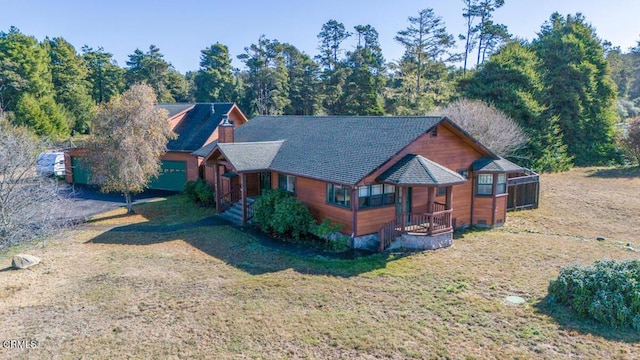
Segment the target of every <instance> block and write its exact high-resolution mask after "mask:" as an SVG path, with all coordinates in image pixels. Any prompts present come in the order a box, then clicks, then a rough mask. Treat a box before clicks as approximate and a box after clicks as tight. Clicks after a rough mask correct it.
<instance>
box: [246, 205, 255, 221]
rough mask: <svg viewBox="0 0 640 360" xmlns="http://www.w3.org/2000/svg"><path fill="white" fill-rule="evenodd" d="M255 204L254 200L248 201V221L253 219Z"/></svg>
mask: <svg viewBox="0 0 640 360" xmlns="http://www.w3.org/2000/svg"><path fill="white" fill-rule="evenodd" d="M253 204H254V202H253V201H251V202H249V201H247V221H249V220H251V219H253Z"/></svg>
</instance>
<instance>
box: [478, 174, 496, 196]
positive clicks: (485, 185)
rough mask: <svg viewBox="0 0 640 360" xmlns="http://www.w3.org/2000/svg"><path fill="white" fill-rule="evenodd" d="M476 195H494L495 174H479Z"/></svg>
mask: <svg viewBox="0 0 640 360" xmlns="http://www.w3.org/2000/svg"><path fill="white" fill-rule="evenodd" d="M476 195H493V174H478V180H477V187H476Z"/></svg>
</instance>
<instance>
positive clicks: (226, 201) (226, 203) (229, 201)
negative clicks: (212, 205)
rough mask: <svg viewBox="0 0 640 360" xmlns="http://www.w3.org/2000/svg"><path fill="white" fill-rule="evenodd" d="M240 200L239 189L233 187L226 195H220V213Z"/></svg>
mask: <svg viewBox="0 0 640 360" xmlns="http://www.w3.org/2000/svg"><path fill="white" fill-rule="evenodd" d="M239 200H240V187H239V186H238V187H234V188H233V189H231V190H230V191H229V192H228V193H226V194H224V195H222V197H221V198H220V210H219V211H220V212H223V211H225V210H227V209H228V208H230V207H232V206H233V204H235V203H237V202H238V201H239Z"/></svg>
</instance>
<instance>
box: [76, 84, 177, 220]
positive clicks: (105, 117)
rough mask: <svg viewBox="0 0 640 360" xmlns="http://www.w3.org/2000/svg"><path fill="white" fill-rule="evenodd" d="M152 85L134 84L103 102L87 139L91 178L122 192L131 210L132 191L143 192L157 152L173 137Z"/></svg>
mask: <svg viewBox="0 0 640 360" xmlns="http://www.w3.org/2000/svg"><path fill="white" fill-rule="evenodd" d="M156 103H157V102H156V96H155V93H154V91H153V89H152V88H151V87H150V86H149V85H146V84H135V85H133V86H131V88H130V89H129V90H127V91H126V92H125V93H124V94H122V95H121V96H119V97H116V98H113V99H112V100H111V101H110V102H108V103H103V104H102V105H100V107H99V109H98V113H97V116H96V119H95V121H94V122H93V126H92V128H91V137H90V139H89V141H88V142H87V149H88V157H87V160H88V162H89V165H90V167H91V170H92V173H93V177H94V181H95V182H96V183H98V184H99V185H100V188H101V190H102V191H104V192H122V193H123V195H124V197H125V200H126V202H127V210H128V212H129V213H130V214H131V213H133V208H132V205H131V195H132V194H134V193H139V192H142V191H143V190H144V189H145V188H146V187H147V184H148V183H149V180H150V179H151V178H152V177H155V176H158V173H159V171H160V156H161V155H162V154H164V153H165V152H166V150H167V142H168V141H169V140H170V139H172V138H174V137H175V134H174V133H173V132H172V131H171V129H170V128H169V123H168V121H167V118H168V117H169V114H168V112H167V111H166V110H164V109H158V108H155V107H154V106H155V105H156Z"/></svg>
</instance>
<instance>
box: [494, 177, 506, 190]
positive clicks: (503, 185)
mask: <svg viewBox="0 0 640 360" xmlns="http://www.w3.org/2000/svg"><path fill="white" fill-rule="evenodd" d="M496 187H497V188H496V193H497V194H506V193H507V174H498V183H497V184H496Z"/></svg>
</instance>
